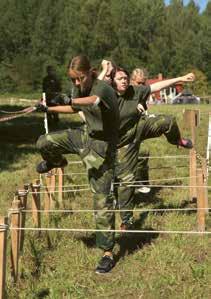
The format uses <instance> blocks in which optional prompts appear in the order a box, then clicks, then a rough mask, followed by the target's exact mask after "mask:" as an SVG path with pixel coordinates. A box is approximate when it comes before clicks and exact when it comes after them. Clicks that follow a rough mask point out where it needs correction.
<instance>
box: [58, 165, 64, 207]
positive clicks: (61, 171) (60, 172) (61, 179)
mask: <svg viewBox="0 0 211 299" xmlns="http://www.w3.org/2000/svg"><path fill="white" fill-rule="evenodd" d="M57 173H58V185H59V188H58V191H59V195H58V200H59V202H60V203H62V202H63V185H64V168H58V171H57Z"/></svg>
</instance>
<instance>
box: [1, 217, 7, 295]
mask: <svg viewBox="0 0 211 299" xmlns="http://www.w3.org/2000/svg"><path fill="white" fill-rule="evenodd" d="M7 223H8V219H7V217H0V299H4V298H6V258H7Z"/></svg>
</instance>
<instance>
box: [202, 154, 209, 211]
mask: <svg viewBox="0 0 211 299" xmlns="http://www.w3.org/2000/svg"><path fill="white" fill-rule="evenodd" d="M201 162H202V171H203V182H204V184H203V185H204V201H205V208H206V210H205V213H206V214H208V213H209V204H208V188H207V183H208V175H207V160H206V159H205V158H202V161H201Z"/></svg>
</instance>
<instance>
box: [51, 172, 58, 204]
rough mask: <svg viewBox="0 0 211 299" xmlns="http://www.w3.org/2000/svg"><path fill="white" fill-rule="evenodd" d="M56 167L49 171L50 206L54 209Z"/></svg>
mask: <svg viewBox="0 0 211 299" xmlns="http://www.w3.org/2000/svg"><path fill="white" fill-rule="evenodd" d="M56 171H57V170H56V168H55V169H53V170H52V173H51V188H50V189H51V199H52V200H51V208H52V209H54V208H55V188H56V176H55V174H56Z"/></svg>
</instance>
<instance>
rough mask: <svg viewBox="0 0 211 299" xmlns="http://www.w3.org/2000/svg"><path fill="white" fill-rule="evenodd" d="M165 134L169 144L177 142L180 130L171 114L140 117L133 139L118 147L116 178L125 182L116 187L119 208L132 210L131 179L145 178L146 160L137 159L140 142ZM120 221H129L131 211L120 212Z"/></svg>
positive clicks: (133, 191) (133, 202)
mask: <svg viewBox="0 0 211 299" xmlns="http://www.w3.org/2000/svg"><path fill="white" fill-rule="evenodd" d="M163 134H164V135H165V136H166V138H167V141H168V142H169V143H171V144H175V145H177V144H178V141H179V139H180V138H181V135H180V130H179V127H178V125H177V122H176V119H175V117H173V116H171V115H157V116H154V117H149V116H146V117H142V118H141V119H140V120H139V122H138V124H137V127H136V132H135V133H134V135H133V140H132V141H130V144H128V145H125V146H123V147H121V148H119V149H118V160H119V163H118V167H117V174H118V179H119V180H120V182H121V181H126V182H127V183H126V184H125V185H124V184H122V186H121V185H120V187H119V188H118V201H117V202H118V207H119V209H120V210H126V209H129V210H132V209H133V208H134V206H135V201H134V193H135V188H134V187H130V183H131V185H134V183H133V181H135V180H140V179H143V178H144V176H145V177H146V178H147V177H148V174H147V173H144V172H146V169H148V168H147V165H146V163H148V159H147V162H146V160H145V161H144V159H139V150H140V145H141V142H143V141H144V140H146V139H150V138H156V137H160V136H161V135H163ZM120 216H121V219H122V223H126V224H127V223H131V222H132V219H133V212H132V211H129V212H120Z"/></svg>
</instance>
